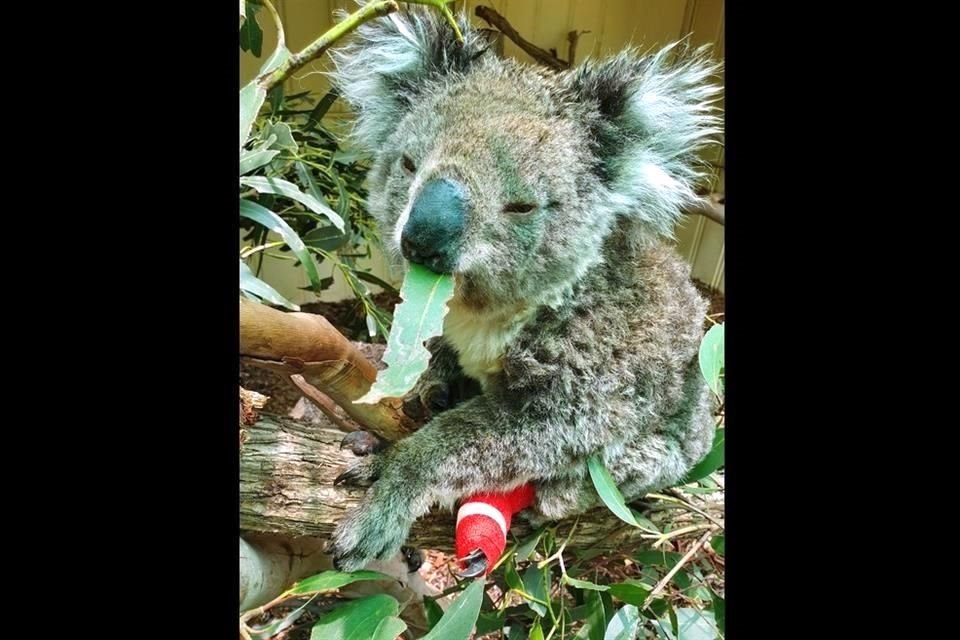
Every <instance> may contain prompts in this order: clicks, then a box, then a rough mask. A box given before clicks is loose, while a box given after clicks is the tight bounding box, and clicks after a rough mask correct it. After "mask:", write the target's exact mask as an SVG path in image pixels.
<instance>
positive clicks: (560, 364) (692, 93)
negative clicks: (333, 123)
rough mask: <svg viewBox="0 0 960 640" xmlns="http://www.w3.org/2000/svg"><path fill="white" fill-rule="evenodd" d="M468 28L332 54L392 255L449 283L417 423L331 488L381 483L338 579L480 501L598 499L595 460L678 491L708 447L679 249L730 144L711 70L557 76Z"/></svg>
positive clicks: (435, 25)
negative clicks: (714, 155) (439, 512)
mask: <svg viewBox="0 0 960 640" xmlns="http://www.w3.org/2000/svg"><path fill="white" fill-rule="evenodd" d="M458 23H459V26H460V30H461V32H462V34H463V41H462V42H460V41H458V40H457V38H456V37H455V35H454V32H453V30H452V28H450V26H449V25H448V23H446V21H445V20H444V19H443V18H442V17H441V16H440V15H439V13H438V12H436V11H433V10H431V9H429V8H424V7H409V8H407V9H405V10H402V11H401V12H398V13H393V14H390V15H388V16H386V17H384V18H381V19H378V20H375V21H371V22H368V23H366V24H364V25H363V26H361V27H360V28H359V30H358V31H357V32H356V33H355V34H354V35H353V36H352V38H351V40H350V41H349V42H348V43H347V44H346V45H344V46H343V47H341V48H340V49H339V50H336V51H334V54H333V56H334V62H335V64H334V68H333V70H332V71H331V72H330V73H331V77H332V80H333V84H334V86H335V87H336V88H337V89H338V91H339V92H340V95H341V96H342V97H343V98H344V99H345V100H346V102H347V103H348V104H349V105H350V107H351V108H352V109H353V110H354V113H355V116H356V120H355V123H354V128H353V131H352V136H353V141H354V144H356V145H358V146H360V147H361V148H363V149H366V150H367V151H369V152H370V153H371V155H372V157H373V163H372V166H371V169H370V172H369V174H368V185H369V194H370V196H369V202H368V206H369V210H370V213H371V215H372V216H374V217H375V218H376V220H377V221H378V223H379V225H380V228H381V235H382V239H383V241H384V244H385V245H386V249H387V251H388V252H389V254H390V255H391V256H392V257H394V258H396V259H397V261H400V262H402V261H403V260H406V261H409V262H411V263H417V264H420V265H423V266H425V267H427V268H429V269H431V270H433V271H434V272H436V273H442V274H450V275H451V276H452V278H453V280H454V285H455V293H454V296H453V298H452V300H451V301H450V303H449V305H448V313H447V315H446V317H445V321H444V328H443V334H442V336H441V337H440V338H436V339H434V340H433V341H432V342H431V343H430V345H429V346H430V350H431V352H432V354H433V355H432V358H431V360H430V367H429V369H428V371H427V372H426V373H425V374H424V375H423V377H422V378H421V379H420V381H419V382H418V384H417V387H416V389H415V390H414V393H413V395H412V397H411V398H408V399H407V400H408V402H407V407H408V411H411V412H413V413H418V414H420V415H421V416H423V417H424V418H425V419H426V422H425V424H424V425H423V426H422V428H420V429H419V430H417V431H416V432H415V433H413V434H412V435H410V436H409V437H406V438H404V439H402V440H400V441H397V442H394V443H390V444H389V445H388V446H386V447H384V448H375V449H368V450H367V451H365V452H364V453H369V455H365V456H363V457H360V458H358V460H357V461H356V462H355V463H354V464H353V466H351V467H350V468H348V469H347V470H346V471H345V472H344V473H343V474H341V476H340V477H339V478H338V482H339V483H343V484H346V485H348V486H361V487H368V489H367V492H366V494H365V496H364V499H363V501H362V503H361V505H360V506H359V507H358V508H357V509H356V510H354V511H352V512H350V513H348V514H346V516H345V517H344V518H343V520H342V521H341V522H340V523H339V525H338V527H337V528H336V530H335V532H334V534H333V538H332V540H331V545H330V550H331V553H332V555H333V558H334V562H335V564H336V566H337V567H339V568H340V569H342V570H347V571H349V570H356V569H359V568H360V567H362V566H364V565H365V564H367V563H368V562H370V561H372V560H374V559H382V558H386V557H388V556H391V555H393V554H395V553H396V552H397V551H398V550H399V549H400V548H401V545H403V543H404V542H405V540H406V538H407V536H408V534H409V531H410V528H411V525H412V524H413V523H414V522H415V521H416V519H417V518H419V517H420V516H422V515H424V514H426V513H427V512H428V510H429V509H430V508H432V507H433V506H434V505H442V506H446V507H449V508H453V506H454V505H455V504H456V502H457V501H458V500H460V499H462V498H464V497H466V496H469V495H471V494H475V493H478V492H481V491H495V490H503V491H507V490H510V489H512V488H515V487H517V486H519V485H521V484H524V483H527V482H532V483H534V486H535V490H536V499H535V503H534V504H533V506H532V507H531V508H530V509H529V510H528V512H527V513H525V514H524V515H525V516H526V517H528V518H530V519H531V520H532V521H534V522H535V523H537V522H546V521H550V520H555V519H562V518H567V517H570V516H572V515H574V514H579V513H581V512H583V511H585V510H587V509H590V508H593V507H595V506H598V505H599V504H601V502H600V501H599V498H598V496H597V494H596V490H595V489H594V487H593V485H592V483H591V480H590V476H589V473H588V471H587V466H586V461H587V460H588V458H590V457H591V456H594V455H599V456H600V457H601V459H602V461H603V462H604V464H605V465H606V467H607V469H608V470H609V471H610V473H611V475H612V476H613V478H614V480H615V481H616V483H617V484H618V486H619V488H620V490H621V492H622V493H623V494H624V496H625V497H626V499H627V500H628V501H629V500H636V499H638V498H640V497H642V496H643V495H644V494H646V493H648V492H650V491H655V490H658V489H662V488H665V487H668V486H670V485H671V484H675V483H678V482H679V481H681V480H682V479H683V477H684V476H685V474H686V473H687V472H688V471H689V470H690V469H691V468H692V467H693V466H694V465H696V464H697V463H698V462H700V461H701V460H702V459H703V458H704V456H705V455H706V453H707V452H708V451H709V449H710V447H711V446H712V442H713V438H714V431H715V422H714V417H713V409H714V401H715V398H714V397H713V395H712V394H711V392H710V390H709V388H708V386H707V384H706V382H705V381H704V379H703V376H702V374H701V372H700V370H699V366H698V358H697V355H698V349H699V344H700V341H701V339H702V336H703V325H704V315H705V313H706V311H707V304H706V302H705V300H703V299H702V298H701V296H700V294H699V293H698V291H697V290H696V289H695V287H694V286H693V284H692V282H691V280H690V274H689V267H688V266H687V265H686V264H685V263H684V261H683V260H682V259H681V258H680V256H678V255H677V254H676V252H675V250H674V249H673V247H672V246H671V243H670V238H671V234H672V230H673V229H674V227H675V224H676V223H677V221H678V219H679V217H680V216H681V215H682V211H683V209H684V208H685V207H686V206H687V205H688V204H690V203H692V202H694V201H695V200H696V199H697V196H696V192H695V189H696V186H697V184H698V182H699V181H700V180H701V179H702V178H703V177H705V175H706V171H705V170H704V167H703V165H702V163H701V162H699V161H698V159H697V154H698V152H699V150H700V149H701V148H702V147H703V146H704V145H706V144H711V143H713V142H714V138H715V135H716V134H719V133H720V128H719V125H720V118H719V116H718V114H717V111H716V109H715V107H714V103H715V102H716V98H717V96H718V95H719V92H720V90H721V88H720V87H719V86H717V85H716V84H714V83H712V82H711V77H712V76H713V75H714V74H715V73H716V72H717V70H718V68H719V64H718V63H715V62H712V61H711V60H710V57H709V55H708V53H707V51H706V50H705V49H703V48H701V49H692V48H690V47H685V46H682V45H673V46H670V47H666V48H664V49H662V50H659V51H656V52H653V53H651V54H649V55H641V54H639V53H637V52H636V51H634V50H627V51H624V52H623V53H621V54H619V55H616V56H614V57H612V58H610V59H607V60H603V61H597V62H587V63H584V64H582V65H580V66H578V67H576V68H573V69H570V70H565V71H561V72H557V71H553V70H548V69H545V68H539V67H535V66H531V65H524V64H521V63H518V62H516V61H512V60H508V59H503V58H500V57H498V56H496V55H495V54H494V52H493V51H492V50H488V48H489V45H490V43H489V41H488V40H487V38H485V37H484V35H483V34H482V33H481V32H480V31H479V30H476V29H473V28H471V26H470V24H469V21H468V19H467V17H466V16H465V15H460V16H459V17H458ZM674 54H676V55H674ZM496 560H497V559H496V558H493V559H490V561H491V562H495V561H496Z"/></svg>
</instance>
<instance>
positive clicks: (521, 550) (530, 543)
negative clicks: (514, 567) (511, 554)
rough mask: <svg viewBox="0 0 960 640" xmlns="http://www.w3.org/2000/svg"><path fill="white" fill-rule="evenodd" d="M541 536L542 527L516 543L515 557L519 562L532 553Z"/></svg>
mask: <svg viewBox="0 0 960 640" xmlns="http://www.w3.org/2000/svg"><path fill="white" fill-rule="evenodd" d="M541 536H543V529H542V528H541V529H540V530H539V531H536V532H534V533H533V534H531V535H530V537H528V538H527V539H526V540H524V541H523V542H521V543H520V544H519V545H517V552H516V554H515V555H516V558H517V560H518V561H519V562H523V561H524V560H527V559H528V558H529V557H530V554H531V553H533V550H534V549H536V548H537V543H538V542H540V537H541Z"/></svg>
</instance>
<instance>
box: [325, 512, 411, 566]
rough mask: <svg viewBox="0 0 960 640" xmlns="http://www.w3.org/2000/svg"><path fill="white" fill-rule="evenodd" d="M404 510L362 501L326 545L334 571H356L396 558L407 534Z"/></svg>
mask: <svg viewBox="0 0 960 640" xmlns="http://www.w3.org/2000/svg"><path fill="white" fill-rule="evenodd" d="M410 525H411V522H410V521H409V519H408V518H407V517H406V516H405V513H404V510H403V509H401V508H399V506H398V505H396V504H393V505H391V504H390V503H389V502H384V501H381V500H378V499H376V498H374V499H373V500H365V501H364V503H363V504H362V505H361V506H360V507H358V508H357V509H356V510H354V511H353V512H351V513H350V514H348V515H347V517H346V518H345V519H344V520H343V521H341V522H340V524H339V525H337V528H336V530H335V531H334V533H333V542H332V544H331V545H330V555H331V556H332V558H333V566H334V567H335V568H336V569H337V570H338V571H358V570H360V569H362V568H364V567H365V566H367V565H368V564H369V563H370V562H372V561H374V560H386V559H387V558H390V557H392V556H394V555H396V554H397V552H398V551H400V548H401V547H402V546H403V543H404V542H405V541H406V539H407V536H408V535H409V532H410Z"/></svg>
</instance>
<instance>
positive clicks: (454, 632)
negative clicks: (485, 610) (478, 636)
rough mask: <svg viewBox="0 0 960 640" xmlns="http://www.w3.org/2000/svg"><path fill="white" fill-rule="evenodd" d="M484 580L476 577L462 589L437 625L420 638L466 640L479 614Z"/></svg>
mask: <svg viewBox="0 0 960 640" xmlns="http://www.w3.org/2000/svg"><path fill="white" fill-rule="evenodd" d="M485 582H486V581H485V580H484V579H483V578H478V579H476V580H474V581H473V582H472V583H471V584H470V586H469V587H467V588H466V589H464V590H463V591H462V592H461V593H460V595H459V596H458V597H457V599H456V600H454V601H453V604H451V605H450V606H449V607H448V608H447V610H446V612H445V613H444V614H443V617H442V618H441V619H440V622H438V623H437V626H435V627H434V628H433V629H431V630H430V632H429V633H427V635H425V636H423V638H421V640H467V638H468V637H470V632H471V631H473V625H474V624H475V623H476V622H477V617H478V616H479V615H480V604H481V603H482V602H483V591H484V589H483V587H484V584H485Z"/></svg>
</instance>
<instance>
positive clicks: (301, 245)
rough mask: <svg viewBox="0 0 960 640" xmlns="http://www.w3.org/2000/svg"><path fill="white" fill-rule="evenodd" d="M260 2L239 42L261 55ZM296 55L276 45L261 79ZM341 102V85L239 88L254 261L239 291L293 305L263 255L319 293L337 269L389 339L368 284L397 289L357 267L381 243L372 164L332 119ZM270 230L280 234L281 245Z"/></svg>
mask: <svg viewBox="0 0 960 640" xmlns="http://www.w3.org/2000/svg"><path fill="white" fill-rule="evenodd" d="M257 9H258V5H257V4H256V3H251V2H247V3H246V12H245V13H246V18H245V19H244V20H243V26H242V27H241V38H240V46H241V49H243V50H246V51H250V52H251V53H253V54H255V55H259V44H258V43H261V42H262V32H261V31H260V27H259V25H258V24H257V23H256V18H255V17H256V11H257ZM257 34H259V35H257ZM289 55H290V52H289V51H287V50H286V49H285V48H278V49H277V50H276V51H274V52H273V54H272V55H271V56H270V58H269V59H268V60H267V61H266V62H265V63H264V64H263V66H262V67H261V69H260V73H259V75H258V77H261V76H263V75H264V74H266V73H267V72H269V71H270V70H272V69H275V68H277V67H278V66H279V65H280V64H281V63H282V62H283V61H284V60H285V59H286V58H287V57H289ZM268 98H269V99H268ZM336 99H337V96H336V94H335V93H333V92H330V93H328V94H326V95H323V96H316V95H313V94H311V93H310V92H302V93H298V94H294V95H285V94H284V92H283V87H282V86H280V87H277V88H276V89H274V90H272V91H271V92H270V95H269V96H268V95H267V93H266V91H265V90H264V89H263V88H262V87H261V86H260V84H259V83H258V82H257V79H254V80H253V81H251V82H250V83H249V84H247V85H246V86H245V87H244V88H243V89H242V90H241V91H240V174H241V175H240V179H239V194H240V208H241V218H240V227H241V229H243V230H245V231H246V234H245V235H244V237H243V239H244V242H245V243H248V246H247V247H246V248H244V250H243V251H242V252H241V260H242V261H244V262H245V263H246V264H247V266H248V267H249V272H247V273H245V274H244V275H243V277H242V278H241V283H240V290H241V293H242V294H243V295H245V296H248V297H250V298H253V299H255V300H259V301H262V302H264V303H267V304H275V305H280V306H284V307H286V308H291V307H292V306H295V305H292V303H290V302H289V301H287V300H284V299H283V298H282V297H280V295H279V294H278V293H277V292H276V291H275V290H274V289H273V288H272V287H270V286H269V285H268V284H267V283H265V282H263V281H262V280H261V279H260V274H261V270H262V267H263V261H264V259H265V257H266V259H281V260H291V261H293V262H295V263H296V264H297V265H300V266H302V268H303V269H304V270H305V272H306V274H307V276H308V280H309V283H310V284H309V286H308V287H307V288H308V289H309V290H310V291H312V292H313V293H315V294H317V295H319V294H321V293H322V292H323V291H324V290H325V289H327V288H329V287H330V286H331V285H332V284H333V277H332V276H333V273H334V272H337V273H339V274H340V275H341V277H343V279H344V281H345V282H346V284H347V286H348V287H349V288H350V290H351V291H352V293H353V294H354V295H355V296H356V298H357V299H358V300H360V301H361V303H362V304H363V308H364V311H365V312H366V314H367V326H368V329H369V333H370V337H371V338H372V339H373V338H376V339H384V338H385V336H387V335H388V333H389V329H390V324H391V317H390V314H389V313H387V312H386V311H385V310H383V309H382V308H380V307H378V306H377V304H376V303H375V302H374V300H373V297H372V294H373V291H371V289H370V287H369V286H368V285H370V284H373V285H376V286H378V287H380V288H382V289H385V290H388V291H393V287H392V286H391V285H390V284H389V283H387V282H384V281H383V280H381V279H379V278H377V277H376V276H374V275H373V274H371V273H369V272H368V271H366V270H364V269H362V268H361V267H360V266H359V264H358V260H361V259H367V258H370V257H371V255H372V252H371V248H372V245H373V244H375V243H376V242H378V240H379V238H378V235H377V231H376V228H375V226H374V224H373V220H372V219H371V218H370V217H369V215H368V214H367V213H366V206H365V202H366V197H367V194H366V191H365V190H364V188H363V180H364V178H365V176H366V172H367V170H368V168H369V167H368V166H367V164H366V163H365V159H364V158H362V157H357V156H355V155H352V154H350V153H347V152H346V151H345V150H344V149H343V148H342V147H341V144H340V138H339V136H338V135H337V133H336V132H335V131H333V130H332V128H328V127H327V126H325V125H324V116H325V115H326V114H327V112H328V110H329V109H330V107H331V106H332V105H333V103H334V102H335V101H336ZM271 232H272V233H271ZM270 235H273V236H277V235H279V238H280V241H279V243H278V242H276V241H274V240H273V238H270V237H269V236H270ZM291 254H292V255H291ZM327 265H329V272H330V276H328V277H321V275H320V270H321V269H320V268H321V267H325V266H327Z"/></svg>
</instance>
